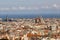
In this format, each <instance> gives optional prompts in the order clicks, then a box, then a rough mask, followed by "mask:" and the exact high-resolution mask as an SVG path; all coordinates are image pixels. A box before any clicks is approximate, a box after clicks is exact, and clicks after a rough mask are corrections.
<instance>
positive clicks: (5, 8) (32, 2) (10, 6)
mask: <svg viewBox="0 0 60 40" xmlns="http://www.w3.org/2000/svg"><path fill="white" fill-rule="evenodd" d="M11 11H20V12H27V13H28V12H32V13H33V12H36V13H42V12H43V13H44V12H46V13H49V12H50V13H60V12H59V11H60V0H0V13H1V12H11ZM3 14H4V13H3Z"/></svg>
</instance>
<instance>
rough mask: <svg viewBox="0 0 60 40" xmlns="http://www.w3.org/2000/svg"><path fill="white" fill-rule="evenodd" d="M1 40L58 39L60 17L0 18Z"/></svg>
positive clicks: (59, 38)
mask: <svg viewBox="0 0 60 40" xmlns="http://www.w3.org/2000/svg"><path fill="white" fill-rule="evenodd" d="M0 39H1V40H60V18H43V17H42V16H41V17H36V18H10V19H9V18H8V17H6V18H5V19H4V20H3V19H2V18H0Z"/></svg>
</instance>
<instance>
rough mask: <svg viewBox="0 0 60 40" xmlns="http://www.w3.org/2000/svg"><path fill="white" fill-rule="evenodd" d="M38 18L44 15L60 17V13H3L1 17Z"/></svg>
mask: <svg viewBox="0 0 60 40" xmlns="http://www.w3.org/2000/svg"><path fill="white" fill-rule="evenodd" d="M6 16H8V18H36V17H38V16H39V17H40V16H42V17H43V18H60V14H1V15H0V18H6Z"/></svg>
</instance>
